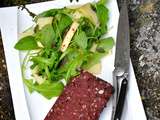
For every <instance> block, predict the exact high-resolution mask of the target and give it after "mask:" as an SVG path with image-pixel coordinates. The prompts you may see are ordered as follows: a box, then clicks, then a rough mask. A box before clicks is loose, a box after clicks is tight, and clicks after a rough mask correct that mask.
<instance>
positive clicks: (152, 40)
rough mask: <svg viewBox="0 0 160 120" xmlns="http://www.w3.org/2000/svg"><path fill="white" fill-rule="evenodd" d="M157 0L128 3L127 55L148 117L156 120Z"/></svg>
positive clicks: (159, 84) (159, 78)
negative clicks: (128, 44) (128, 51)
mask: <svg viewBox="0 0 160 120" xmlns="http://www.w3.org/2000/svg"><path fill="white" fill-rule="evenodd" d="M159 7H160V1H158V0H154V1H153V0H152V1H151V0H146V1H143V3H142V4H139V5H137V4H136V5H133V4H130V14H129V15H130V26H131V27H130V31H131V58H132V62H133V66H134V69H135V73H136V78H137V82H138V85H139V89H140V93H141V96H142V100H143V104H144V106H145V110H146V114H147V117H148V120H160V23H159V21H160V8H159Z"/></svg>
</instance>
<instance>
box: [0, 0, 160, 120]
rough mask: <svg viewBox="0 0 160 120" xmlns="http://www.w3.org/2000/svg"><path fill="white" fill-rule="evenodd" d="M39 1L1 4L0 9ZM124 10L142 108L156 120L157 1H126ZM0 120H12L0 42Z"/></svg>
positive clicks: (159, 114) (159, 113)
mask: <svg viewBox="0 0 160 120" xmlns="http://www.w3.org/2000/svg"><path fill="white" fill-rule="evenodd" d="M42 1H46V0H3V1H0V6H1V7H3V6H11V5H19V4H25V3H33V2H42ZM118 2H119V5H120V4H121V2H122V0H118ZM128 10H129V21H130V35H131V59H132V63H133V66H134V70H135V74H136V78H137V82H138V86H139V90H140V94H141V98H142V101H143V105H144V108H145V111H146V115H147V118H148V120H160V0H128ZM133 104H134V103H133ZM0 120H15V117H14V110H13V105H12V99H11V94H10V88H9V84H8V76H7V69H6V64H5V59H4V52H3V46H2V41H1V39H0Z"/></svg>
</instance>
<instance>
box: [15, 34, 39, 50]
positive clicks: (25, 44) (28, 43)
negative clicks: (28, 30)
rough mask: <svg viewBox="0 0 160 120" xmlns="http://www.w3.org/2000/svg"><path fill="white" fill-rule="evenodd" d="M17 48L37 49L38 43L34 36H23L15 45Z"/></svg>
mask: <svg viewBox="0 0 160 120" xmlns="http://www.w3.org/2000/svg"><path fill="white" fill-rule="evenodd" d="M14 48H15V49H17V50H35V49H38V48H39V47H38V44H37V42H36V40H35V38H34V37H33V36H26V37H24V38H21V39H20V40H19V41H18V42H17V43H16V45H15V46H14Z"/></svg>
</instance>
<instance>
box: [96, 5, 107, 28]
mask: <svg viewBox="0 0 160 120" xmlns="http://www.w3.org/2000/svg"><path fill="white" fill-rule="evenodd" d="M96 11H97V16H98V19H99V21H100V24H101V25H102V26H104V25H106V23H107V21H108V20H109V10H108V9H107V8H106V7H105V6H104V5H103V4H97V6H96Z"/></svg>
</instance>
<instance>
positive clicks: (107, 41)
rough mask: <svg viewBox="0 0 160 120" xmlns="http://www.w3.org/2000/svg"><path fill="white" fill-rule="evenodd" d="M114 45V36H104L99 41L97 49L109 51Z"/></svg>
mask: <svg viewBox="0 0 160 120" xmlns="http://www.w3.org/2000/svg"><path fill="white" fill-rule="evenodd" d="M113 46H114V40H113V38H112V37H109V38H104V39H101V40H99V41H98V43H97V48H96V50H97V51H98V52H102V51H104V52H108V51H109V50H111V49H112V47H113Z"/></svg>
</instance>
